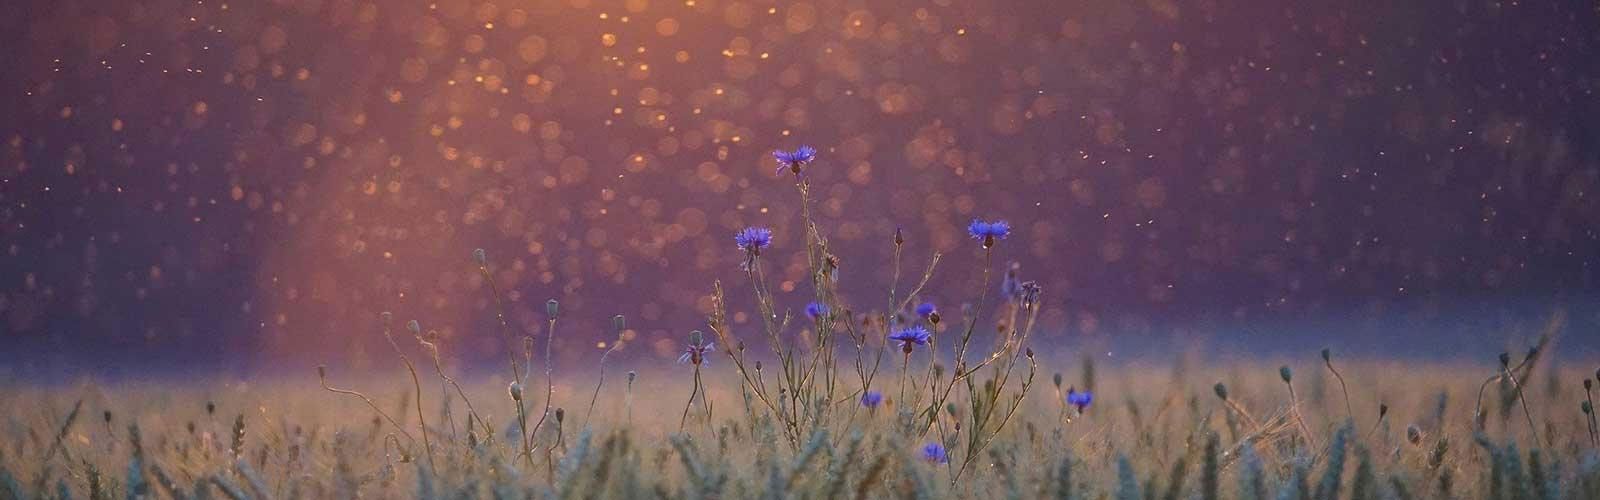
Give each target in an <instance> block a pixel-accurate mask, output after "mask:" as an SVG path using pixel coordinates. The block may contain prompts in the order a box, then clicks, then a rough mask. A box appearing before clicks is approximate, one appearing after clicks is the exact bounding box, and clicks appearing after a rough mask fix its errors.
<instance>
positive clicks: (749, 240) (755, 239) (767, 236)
mask: <svg viewBox="0 0 1600 500" xmlns="http://www.w3.org/2000/svg"><path fill="white" fill-rule="evenodd" d="M733 242H734V243H738V244H739V249H740V250H744V252H745V253H747V254H750V255H751V256H756V255H761V249H763V248H766V247H768V246H771V245H772V230H771V229H767V228H764V227H754V226H752V227H747V228H744V229H743V230H740V231H739V232H738V233H736V234H734V235H733Z"/></svg>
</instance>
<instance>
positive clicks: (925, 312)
mask: <svg viewBox="0 0 1600 500" xmlns="http://www.w3.org/2000/svg"><path fill="white" fill-rule="evenodd" d="M936 312H939V310H938V309H937V308H935V307H934V306H933V303H932V302H923V303H921V304H917V316H922V317H924V318H926V317H928V316H931V315H933V313H936Z"/></svg>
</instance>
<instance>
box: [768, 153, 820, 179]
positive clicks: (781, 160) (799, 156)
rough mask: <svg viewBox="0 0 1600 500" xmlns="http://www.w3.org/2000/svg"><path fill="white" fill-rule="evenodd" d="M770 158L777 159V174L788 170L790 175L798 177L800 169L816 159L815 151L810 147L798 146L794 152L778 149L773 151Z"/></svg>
mask: <svg viewBox="0 0 1600 500" xmlns="http://www.w3.org/2000/svg"><path fill="white" fill-rule="evenodd" d="M772 157H773V158H777V159H778V173H780V174H781V173H783V170H784V169H789V172H790V173H793V174H794V176H795V177H799V176H800V171H801V169H803V168H804V167H805V166H806V165H809V164H810V163H811V160H815V159H816V158H817V150H816V148H813V147H811V146H800V147H799V148H795V150H794V151H784V150H782V149H780V150H777V151H773V152H772Z"/></svg>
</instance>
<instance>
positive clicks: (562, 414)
mask: <svg viewBox="0 0 1600 500" xmlns="http://www.w3.org/2000/svg"><path fill="white" fill-rule="evenodd" d="M566 420H567V410H564V409H561V408H556V423H558V424H559V423H561V422H564V421H566Z"/></svg>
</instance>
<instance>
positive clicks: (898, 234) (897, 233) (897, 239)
mask: <svg viewBox="0 0 1600 500" xmlns="http://www.w3.org/2000/svg"><path fill="white" fill-rule="evenodd" d="M905 243H906V235H905V232H904V231H901V230H900V228H898V227H897V228H894V244H895V246H900V245H904V244H905Z"/></svg>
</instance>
